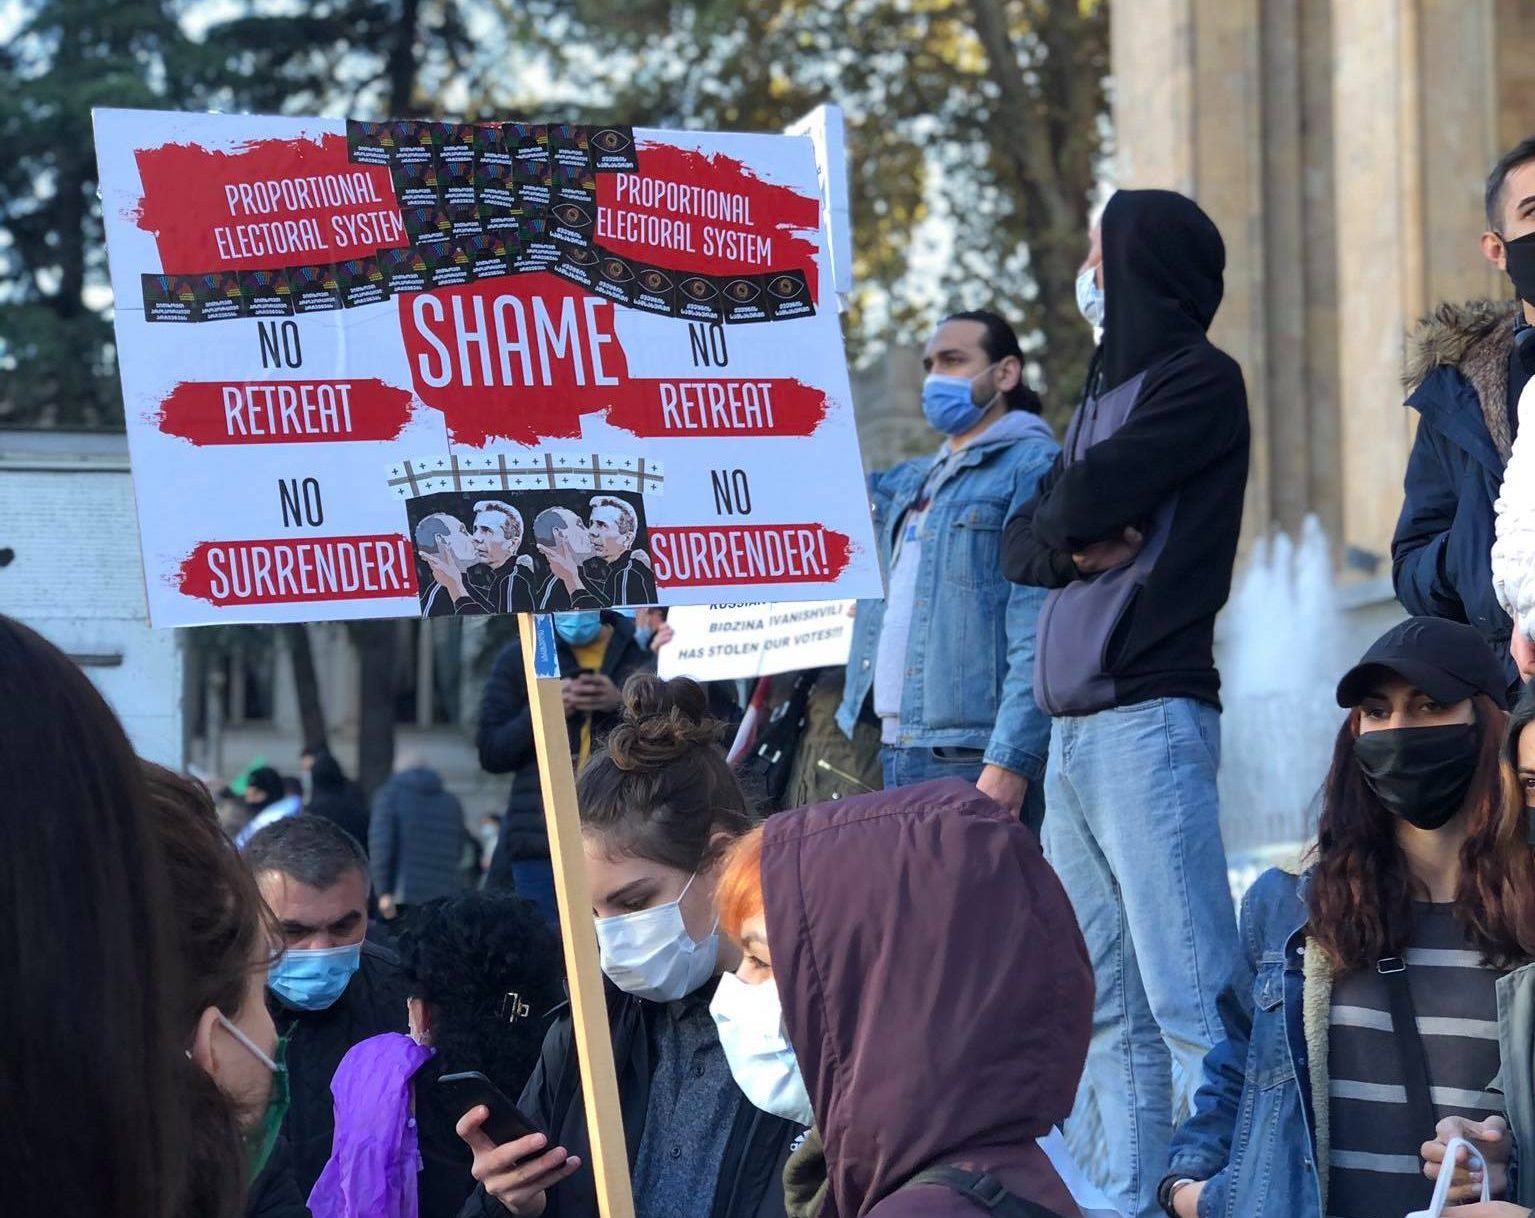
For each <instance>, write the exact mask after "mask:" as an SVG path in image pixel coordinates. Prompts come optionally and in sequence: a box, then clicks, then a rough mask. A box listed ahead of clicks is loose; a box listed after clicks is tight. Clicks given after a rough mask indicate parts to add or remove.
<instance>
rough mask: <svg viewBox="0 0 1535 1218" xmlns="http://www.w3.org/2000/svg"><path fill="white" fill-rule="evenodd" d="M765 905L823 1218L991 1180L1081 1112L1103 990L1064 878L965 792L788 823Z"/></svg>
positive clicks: (937, 787)
mask: <svg viewBox="0 0 1535 1218" xmlns="http://www.w3.org/2000/svg"><path fill="white" fill-rule="evenodd" d="M762 893H763V900H764V904H765V906H766V915H767V933H768V944H769V948H770V950H771V951H772V956H773V974H774V977H775V979H776V981H777V984H778V990H779V993H780V994H781V995H782V998H783V1011H784V1026H785V1030H786V1031H787V1032H788V1035H789V1040H790V1041H791V1042H792V1043H793V1045H794V1050H795V1054H796V1056H797V1057H798V1059H799V1064H800V1070H801V1072H802V1073H803V1074H804V1077H805V1085H806V1087H807V1088H808V1090H809V1092H810V1102H811V1106H812V1107H813V1108H814V1109H815V1115H816V1124H817V1125H818V1127H819V1128H820V1131H821V1136H822V1139H823V1141H824V1142H825V1145H826V1160H827V1167H828V1174H829V1177H830V1196H829V1199H828V1203H827V1207H826V1209H825V1210H823V1211H822V1215H823V1218H861V1216H862V1215H865V1214H867V1213H868V1212H869V1211H870V1210H871V1209H873V1208H874V1206H875V1205H876V1204H877V1203H878V1202H879V1201H880V1200H881V1198H883V1197H884V1196H885V1195H886V1194H888V1193H890V1192H892V1191H894V1190H895V1189H896V1188H898V1187H900V1186H901V1185H902V1184H904V1183H905V1182H906V1181H907V1180H908V1179H909V1178H910V1177H911V1176H913V1175H915V1174H916V1173H917V1172H919V1171H922V1170H923V1169H924V1168H927V1167H932V1166H936V1165H938V1164H941V1163H948V1162H954V1161H956V1160H961V1159H963V1160H969V1161H977V1160H978V1161H981V1162H985V1161H986V1160H987V1158H988V1155H987V1152H988V1151H990V1150H995V1151H999V1152H1001V1153H1002V1154H1003V1155H1004V1156H1005V1155H1006V1154H1007V1152H1008V1150H1009V1149H1010V1148H1011V1149H1013V1150H1016V1148H1018V1147H1019V1146H1021V1145H1026V1144H1027V1143H1030V1142H1032V1141H1033V1139H1035V1138H1037V1137H1040V1136H1042V1135H1043V1134H1045V1133H1046V1132H1047V1131H1048V1130H1049V1129H1050V1127H1051V1126H1052V1125H1053V1124H1055V1123H1056V1122H1058V1121H1062V1120H1064V1119H1065V1118H1066V1116H1067V1115H1068V1114H1069V1113H1070V1112H1071V1107H1072V1101H1073V1100H1074V1099H1075V1098H1076V1092H1077V1083H1078V1081H1079V1079H1080V1078H1081V1075H1082V1064H1083V1061H1084V1059H1085V1058H1086V1055H1087V1042H1088V1037H1089V1035H1090V1034H1091V1030H1092V1007H1093V977H1092V969H1091V966H1090V965H1089V963H1088V958H1087V949H1086V947H1085V945H1084V944H1083V942H1082V935H1081V932H1080V931H1079V930H1078V929H1077V922H1076V918H1075V916H1074V915H1073V913H1072V909H1071V905H1070V904H1069V903H1068V902H1067V899H1066V894H1065V892H1064V890H1063V889H1062V888H1061V884H1060V881H1059V880H1058V879H1057V878H1056V876H1055V872H1054V871H1052V870H1051V869H1050V866H1049V864H1048V863H1046V862H1045V859H1044V856H1043V855H1042V854H1041V853H1040V850H1039V847H1038V845H1037V844H1036V843H1035V841H1034V838H1033V836H1032V835H1031V834H1030V833H1029V831H1028V830H1027V829H1025V828H1024V827H1023V826H1022V825H1021V824H1020V823H1019V822H1018V820H1017V819H1016V818H1015V817H1012V816H1009V815H1008V814H1007V813H1006V812H1004V811H1003V809H1002V808H1000V807H999V806H998V805H997V804H995V803H993V802H992V801H991V800H989V799H987V798H986V797H985V796H984V795H982V794H980V792H978V791H977V790H976V789H975V787H973V786H971V785H970V784H969V783H963V782H960V781H958V780H955V779H945V780H943V781H940V782H932V783H927V784H925V785H923V786H918V787H908V788H905V789H903V790H899V791H884V792H879V793H877V794H873V795H866V796H860V797H858V798H856V799H848V800H842V801H840V802H837V803H830V804H822V805H820V806H818V807H813V808H805V809H802V810H799V811H796V812H786V813H783V814H781V815H778V816H774V817H772V818H771V819H769V821H768V822H767V828H766V830H765V835H764V839H763V850H762Z"/></svg>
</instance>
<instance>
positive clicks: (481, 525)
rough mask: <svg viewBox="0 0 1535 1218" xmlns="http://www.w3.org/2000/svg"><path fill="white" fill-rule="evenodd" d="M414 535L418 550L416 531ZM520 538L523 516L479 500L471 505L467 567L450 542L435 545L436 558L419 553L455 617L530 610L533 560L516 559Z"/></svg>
mask: <svg viewBox="0 0 1535 1218" xmlns="http://www.w3.org/2000/svg"><path fill="white" fill-rule="evenodd" d="M429 519H431V517H426V518H423V520H422V521H421V524H422V525H425V524H426V522H427V520H429ZM455 523H456V522H455ZM417 534H418V536H417V545H418V547H419V546H420V536H419V534H420V526H417ZM522 538H523V525H522V513H521V512H519V511H518V510H517V509H516V508H514V507H513V506H512V505H511V504H509V503H505V502H503V501H502V500H500V499H481V500H480V501H479V502H478V503H476V504H475V505H474V529H473V532H472V533H471V534H470V544H471V546H472V548H473V553H474V559H473V562H472V564H471V565H469V566H467V567H466V566H465V565H464V564H463V562H462V560H461V559H460V558H458V557H457V552H456V548H450V546H451V542H450V539H446V538H445V539H442V540H439V542H438V545H437V549H436V551H435V552H433V551H432V550H428V549H421V550H420V551H419V552H420V554H421V557H422V558H423V560H425V562H426V565H427V566H428V567H429V568H430V569H431V572H432V578H433V579H435V580H436V581H437V583H438V584H439V585H441V587H442V588H443V589H444V590H445V591H446V593H447V595H448V596H450V597H452V604H453V612H454V613H457V614H482V613H511V612H514V611H517V610H527V609H531V608H532V607H533V582H532V576H533V559H532V558H531V557H530V556H529V555H526V554H522V555H519V554H518V550H520V549H521V548H522Z"/></svg>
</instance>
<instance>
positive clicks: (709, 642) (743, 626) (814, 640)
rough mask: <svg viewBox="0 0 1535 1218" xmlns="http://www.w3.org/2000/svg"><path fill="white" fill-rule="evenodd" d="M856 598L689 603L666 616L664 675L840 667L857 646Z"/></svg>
mask: <svg viewBox="0 0 1535 1218" xmlns="http://www.w3.org/2000/svg"><path fill="white" fill-rule="evenodd" d="M853 605H854V602H853V601H827V602H824V603H809V604H795V605H774V604H757V605H685V606H680V607H678V608H676V609H673V610H672V611H671V612H670V613H669V614H668V615H667V618H666V624H667V625H668V626H670V627H671V628H672V639H671V642H669V643H668V644H667V645H666V646H665V647H663V648H661V650H660V652H659V653H658V655H657V662H656V668H657V670H658V672H659V673H660V675H661V676H662V677H665V678H666V679H667V680H670V679H671V678H672V677H695V678H697V679H698V680H700V681H726V680H734V679H736V678H738V677H766V676H771V675H772V674H774V673H780V672H795V671H797V670H798V669H801V668H828V667H835V668H840V667H842V666H843V665H844V664H846V663H847V657H848V652H849V651H851V650H852V646H853V615H852V610H853Z"/></svg>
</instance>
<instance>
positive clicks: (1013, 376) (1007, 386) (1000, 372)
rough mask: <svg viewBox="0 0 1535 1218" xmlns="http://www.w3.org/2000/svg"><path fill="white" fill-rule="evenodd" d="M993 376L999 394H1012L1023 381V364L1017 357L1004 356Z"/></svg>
mask: <svg viewBox="0 0 1535 1218" xmlns="http://www.w3.org/2000/svg"><path fill="white" fill-rule="evenodd" d="M992 375H993V377H994V378H995V380H994V381H993V384H995V385H996V387H997V392H998V393H1011V392H1012V391H1013V390H1014V389H1016V388H1018V383H1019V382H1020V381H1022V380H1023V364H1022V363H1021V362H1019V359H1018V357H1017V356H1016V355H1006V356H1003V357H1002V359H1001V360H999V361H998V363H997V367H996V369H995V371H994V372H993V373H992Z"/></svg>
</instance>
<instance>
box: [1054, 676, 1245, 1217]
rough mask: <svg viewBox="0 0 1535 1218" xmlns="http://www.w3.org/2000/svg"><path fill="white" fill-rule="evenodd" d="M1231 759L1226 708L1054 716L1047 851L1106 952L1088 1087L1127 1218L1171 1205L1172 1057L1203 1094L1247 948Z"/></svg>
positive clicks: (1114, 1193)
mask: <svg viewBox="0 0 1535 1218" xmlns="http://www.w3.org/2000/svg"><path fill="white" fill-rule="evenodd" d="M1219 767H1220V713H1219V712H1218V711H1217V710H1215V708H1214V707H1211V706H1206V705H1204V704H1203V703H1199V702H1194V701H1190V700H1187V699H1181V698H1174V699H1167V700H1159V701H1155V702H1143V703H1140V704H1138V705H1135V706H1126V707H1123V708H1118V709H1114V710H1107V711H1100V712H1099V713H1098V714H1096V715H1086V716H1082V717H1080V718H1058V719H1056V720H1055V721H1054V723H1053V725H1052V731H1051V735H1050V763H1049V765H1048V766H1047V767H1046V770H1045V791H1046V794H1045V799H1046V803H1047V804H1048V806H1049V809H1050V814H1049V815H1048V816H1047V817H1045V826H1044V845H1045V854H1046V856H1047V857H1048V858H1049V860H1050V862H1051V864H1052V865H1053V866H1054V867H1055V870H1056V872H1057V873H1058V874H1059V875H1060V877H1061V882H1062V883H1063V884H1064V885H1065V887H1066V893H1067V895H1068V896H1069V897H1070V898H1071V903H1072V905H1073V907H1074V908H1075V909H1076V913H1077V920H1078V922H1080V923H1081V926H1082V934H1083V937H1084V938H1085V939H1086V940H1087V950H1088V954H1089V955H1090V956H1091V958H1092V962H1093V972H1094V975H1095V978H1096V981H1097V986H1098V993H1097V1001H1096V1005H1095V1007H1094V1011H1093V1037H1092V1045H1091V1048H1090V1049H1089V1050H1088V1057H1087V1073H1086V1076H1085V1077H1084V1079H1083V1086H1084V1088H1091V1090H1092V1093H1093V1098H1094V1099H1095V1100H1096V1102H1097V1106H1098V1114H1099V1117H1100V1119H1101V1121H1102V1135H1101V1136H1102V1159H1101V1160H1100V1164H1101V1169H1102V1170H1101V1171H1100V1173H1098V1174H1099V1175H1100V1176H1101V1177H1102V1178H1103V1179H1104V1180H1105V1190H1104V1191H1105V1192H1107V1193H1108V1195H1109V1196H1110V1198H1112V1200H1113V1201H1114V1203H1115V1205H1116V1206H1117V1207H1118V1209H1119V1211H1120V1212H1121V1213H1122V1214H1125V1215H1126V1216H1127V1218H1157V1216H1158V1215H1160V1214H1161V1212H1162V1211H1161V1208H1160V1207H1159V1206H1158V1205H1157V1199H1156V1194H1157V1185H1158V1184H1159V1183H1160V1182H1161V1180H1162V1177H1163V1175H1164V1174H1165V1173H1166V1171H1167V1162H1168V1143H1169V1141H1170V1139H1171V1137H1172V1121H1173V1106H1174V1094H1173V1076H1172V1062H1173V1060H1174V1059H1176V1060H1177V1062H1178V1066H1179V1070H1180V1072H1181V1080H1180V1081H1181V1082H1182V1083H1183V1085H1184V1091H1185V1095H1184V1096H1183V1097H1182V1098H1186V1099H1192V1096H1193V1091H1194V1089H1195V1087H1196V1086H1197V1085H1198V1081H1199V1078H1200V1064H1201V1062H1202V1061H1203V1059H1204V1055H1205V1054H1206V1053H1207V1052H1208V1051H1209V1049H1210V1047H1211V1045H1212V1044H1213V1043H1214V1042H1215V1041H1216V1040H1217V1039H1219V1038H1220V1035H1221V1032H1220V1028H1221V1024H1220V1019H1219V1017H1218V1016H1217V1014H1216V1009H1215V998H1216V995H1217V993H1218V992H1219V991H1220V988H1221V986H1222V985H1223V984H1224V983H1225V981H1226V979H1227V977H1228V976H1229V974H1230V972H1231V969H1232V967H1233V965H1234V964H1235V962H1236V958H1237V929H1236V915H1235V911H1234V910H1233V908H1232V904H1231V889H1230V886H1229V883H1228V881H1227V879H1226V851H1225V848H1224V847H1223V846H1222V844H1221V831H1220V816H1219V802H1218V798H1217V795H1216V787H1215V775H1216V771H1217V770H1218V769H1219Z"/></svg>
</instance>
